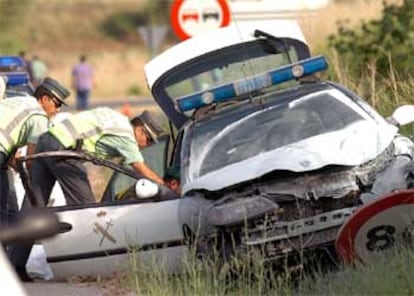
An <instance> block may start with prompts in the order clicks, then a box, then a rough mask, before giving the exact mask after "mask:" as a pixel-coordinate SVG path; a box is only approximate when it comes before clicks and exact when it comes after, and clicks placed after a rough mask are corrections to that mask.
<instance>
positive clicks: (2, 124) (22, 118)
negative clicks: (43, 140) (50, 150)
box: [0, 77, 69, 228]
mask: <svg viewBox="0 0 414 296" xmlns="http://www.w3.org/2000/svg"><path fill="white" fill-rule="evenodd" d="M68 96H69V91H68V90H67V89H66V88H65V87H63V86H62V85H60V84H59V82H57V81H56V80H54V79H52V78H49V77H48V78H45V80H44V82H43V83H42V84H40V85H39V86H38V87H37V88H36V90H35V93H34V97H31V96H22V97H13V98H9V99H6V100H2V101H0V114H1V117H0V166H1V170H0V228H2V227H3V226H5V225H6V224H7V223H8V221H9V220H10V218H11V217H12V216H13V214H15V213H16V212H17V210H18V207H17V200H16V198H15V197H13V196H11V195H9V179H8V176H7V175H8V174H7V171H8V166H9V164H10V161H11V160H12V159H13V156H14V154H15V152H16V150H17V149H18V148H20V147H22V146H25V145H27V154H28V155H30V154H33V153H34V151H35V147H36V144H37V142H38V139H39V136H40V135H41V134H42V133H44V132H45V131H46V130H47V128H48V119H49V118H51V117H53V116H54V115H55V114H56V113H57V112H58V111H59V108H60V106H61V105H62V104H65V99H66V98H67V97H68Z"/></svg>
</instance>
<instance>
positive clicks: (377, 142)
mask: <svg viewBox="0 0 414 296" xmlns="http://www.w3.org/2000/svg"><path fill="white" fill-rule="evenodd" d="M396 133H397V128H396V127H395V126H392V125H389V124H384V125H383V126H382V127H377V126H375V125H373V124H372V123H371V122H360V123H359V124H356V125H353V126H350V127H348V128H347V129H345V130H341V131H336V132H332V133H328V134H323V135H319V136H315V137H312V138H309V139H305V140H303V141H300V142H296V143H292V144H289V145H286V146H283V147H280V148H278V149H275V150H272V151H268V152H266V153H262V154H259V155H257V156H256V157H253V158H250V159H247V160H245V161H242V162H238V163H235V164H232V165H229V166H226V167H224V168H222V169H220V170H217V171H214V172H211V173H208V174H206V175H203V176H201V177H200V178H196V179H194V180H193V181H191V182H188V183H186V184H185V185H184V186H183V193H186V192H188V191H190V190H192V189H201V188H202V189H206V190H211V191H215V190H219V189H222V188H225V187H228V186H231V185H234V184H238V183H241V182H244V181H248V180H252V179H255V178H258V177H260V176H263V175H265V174H267V173H270V172H272V171H275V170H290V171H293V172H304V171H311V170H316V169H319V168H322V167H324V166H326V165H332V164H335V165H344V166H356V165H360V164H363V163H365V162H367V161H369V160H371V159H373V158H375V157H376V156H377V155H378V154H379V153H381V152H382V151H383V150H384V149H385V148H386V147H387V146H388V145H389V144H390V143H391V142H392V140H393V138H394V137H395V135H396Z"/></svg>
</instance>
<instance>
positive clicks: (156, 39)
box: [138, 25, 167, 58]
mask: <svg viewBox="0 0 414 296" xmlns="http://www.w3.org/2000/svg"><path fill="white" fill-rule="evenodd" d="M138 33H139V35H140V36H141V38H142V40H144V43H145V45H146V46H147V47H148V48H149V52H150V57H151V58H153V57H154V56H155V55H156V54H157V53H158V52H159V49H160V47H161V44H162V42H163V41H164V38H165V35H166V34H167V26H163V25H149V26H140V27H138Z"/></svg>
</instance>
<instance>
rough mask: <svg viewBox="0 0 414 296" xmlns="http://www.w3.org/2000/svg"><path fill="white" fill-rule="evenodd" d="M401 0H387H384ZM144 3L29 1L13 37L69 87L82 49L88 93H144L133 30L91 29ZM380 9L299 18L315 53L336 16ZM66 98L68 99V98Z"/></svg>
mask: <svg viewBox="0 0 414 296" xmlns="http://www.w3.org/2000/svg"><path fill="white" fill-rule="evenodd" d="M0 1H1V0H0ZM156 1H161V0H156ZM162 1H166V0H162ZM168 1H170V0H168ZM401 1H402V0H388V2H390V3H400V2H401ZM144 2H145V0H121V1H115V0H100V1H94V0H74V1H59V0H32V1H31V2H30V3H31V5H29V6H28V9H29V13H30V14H32V15H34V16H36V17H31V18H26V20H25V23H22V25H21V26H20V27H19V28H18V29H17V30H16V35H17V36H19V38H22V39H23V40H28V41H27V43H28V44H29V47H28V48H27V52H28V55H29V57H30V56H31V55H32V54H38V55H39V56H40V57H41V58H42V59H43V60H45V62H46V63H47V65H48V66H49V75H50V76H53V77H55V78H57V79H59V80H60V81H62V82H63V83H64V84H65V85H67V86H70V71H71V68H72V67H73V65H74V64H75V63H76V62H77V60H78V56H79V55H80V54H81V53H86V54H87V55H88V56H89V59H90V63H91V64H92V65H93V67H94V69H95V73H96V75H95V82H96V83H95V88H94V91H93V96H94V97H98V98H106V97H110V98H117V97H118V98H121V97H125V96H126V95H127V91H128V89H129V88H130V87H132V86H138V87H139V88H140V89H141V90H142V92H143V94H144V95H148V91H147V87H146V84H145V78H144V73H143V65H144V64H145V62H147V61H148V60H149V55H148V52H147V50H146V48H145V46H144V44H143V42H142V40H141V39H140V38H139V36H138V34H137V40H136V45H135V46H131V45H127V44H123V43H120V42H115V41H113V40H111V39H108V38H107V37H105V36H104V35H103V34H102V32H100V31H99V30H97V29H96V28H97V25H98V24H99V23H100V22H101V21H102V20H104V19H105V18H106V17H107V16H108V15H110V14H111V13H114V12H115V11H119V10H131V11H132V10H139V9H140V8H141V7H142V5H143V3H144ZM45 4H47V5H45ZM381 9H382V1H379V0H349V1H343V2H342V3H340V4H332V5H330V6H329V7H327V8H326V9H324V10H321V11H320V12H318V13H317V14H316V15H314V16H304V15H302V16H301V17H300V18H299V20H300V23H301V25H302V28H303V31H304V34H305V36H306V38H307V40H308V42H309V43H310V44H311V47H312V50H313V52H314V53H316V52H318V51H319V49H321V48H323V45H324V42H325V40H326V37H327V36H328V35H329V34H332V33H335V32H336V30H337V24H336V23H337V21H338V20H343V19H349V21H350V24H359V23H360V21H361V20H362V19H371V18H377V17H379V16H380V12H381ZM29 28H30V29H29ZM70 100H71V101H73V100H74V99H73V97H72V98H71V99H70Z"/></svg>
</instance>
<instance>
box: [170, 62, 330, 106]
mask: <svg viewBox="0 0 414 296" xmlns="http://www.w3.org/2000/svg"><path fill="white" fill-rule="evenodd" d="M327 68H328V62H327V61H326V59H325V57H323V56H317V57H313V58H309V59H306V60H302V61H299V62H297V63H295V64H290V65H287V66H283V67H280V68H276V69H274V70H271V71H268V72H266V73H262V74H259V75H255V76H252V77H248V78H246V79H241V80H238V81H235V82H232V83H228V84H224V85H220V86H217V87H214V88H211V89H208V90H204V91H201V92H197V93H194V94H191V95H188V96H184V97H181V98H178V99H177V102H176V107H177V109H178V110H180V111H181V112H185V111H189V110H193V109H196V108H200V107H203V106H206V105H209V104H212V103H219V102H222V101H226V100H231V99H234V98H235V97H237V96H240V95H243V94H248V93H250V92H252V91H256V90H259V89H262V88H265V87H269V86H272V85H276V84H280V83H283V82H286V81H290V80H294V79H298V78H301V77H305V76H308V75H311V74H314V73H316V72H320V71H323V70H326V69H327Z"/></svg>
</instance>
